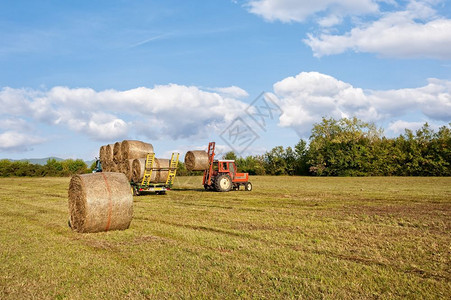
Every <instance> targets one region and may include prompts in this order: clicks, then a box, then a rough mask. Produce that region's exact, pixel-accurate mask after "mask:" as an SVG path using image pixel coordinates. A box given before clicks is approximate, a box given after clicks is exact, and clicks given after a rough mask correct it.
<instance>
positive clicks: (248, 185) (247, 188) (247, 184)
mask: <svg viewBox="0 0 451 300" xmlns="http://www.w3.org/2000/svg"><path fill="white" fill-rule="evenodd" d="M244 190H245V191H248V192H250V191H252V183H250V182H248V183H246V184H245V185H244Z"/></svg>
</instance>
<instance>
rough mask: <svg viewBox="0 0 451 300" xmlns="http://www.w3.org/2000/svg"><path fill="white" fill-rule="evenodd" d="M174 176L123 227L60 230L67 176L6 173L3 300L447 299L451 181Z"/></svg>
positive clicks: (1, 188) (1, 191) (140, 202)
mask: <svg viewBox="0 0 451 300" xmlns="http://www.w3.org/2000/svg"><path fill="white" fill-rule="evenodd" d="M252 182H253V184H254V190H253V191H252V192H245V191H239V192H229V193H217V192H206V191H203V190H202V189H201V188H200V187H201V178H199V177H178V178H177V179H176V184H175V187H174V189H173V190H172V191H170V192H168V194H167V195H164V196H163V195H146V196H140V197H135V198H134V218H133V221H132V223H131V226H130V229H128V230H125V231H111V232H106V233H96V234H77V233H74V232H72V231H71V230H70V229H69V228H68V227H67V218H68V209H67V187H68V183H69V179H67V178H42V179H31V178H6V179H0V202H1V207H2V210H1V211H0V224H2V226H0V241H1V248H0V254H1V258H0V259H1V264H0V298H1V299H9V298H11V299H17V298H32V297H36V298H60V299H63V298H93V297H97V298H127V297H130V298H162V297H184V298H186V297H196V298H198V297H201V298H229V299H230V298H237V297H244V298H312V297H313V298H378V297H382V298H392V297H409V298H450V296H451V294H450V292H449V291H450V290H451V283H450V282H451V280H450V279H451V271H450V257H451V254H450V251H451V249H450V245H451V237H450V234H449V232H450V227H451V201H450V199H451V178H396V177H395V178H386V177H380V178H378V177H372V178H311V177H255V176H254V177H252Z"/></svg>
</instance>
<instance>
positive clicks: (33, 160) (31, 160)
mask: <svg viewBox="0 0 451 300" xmlns="http://www.w3.org/2000/svg"><path fill="white" fill-rule="evenodd" d="M49 159H54V160H56V161H63V160H64V159H62V158H59V157H53V156H52V157H45V158H24V159H9V160H10V161H28V162H29V163H30V164H35V165H42V166H43V165H45V164H46V163H47V161H48V160H49ZM94 161H95V160H89V161H86V160H85V163H86V165H87V166H88V167H90V166H91V165H92V163H93V162H94Z"/></svg>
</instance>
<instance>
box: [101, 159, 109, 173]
mask: <svg viewBox="0 0 451 300" xmlns="http://www.w3.org/2000/svg"><path fill="white" fill-rule="evenodd" d="M100 162H101V163H102V172H110V166H111V163H109V162H105V163H103V162H102V161H100Z"/></svg>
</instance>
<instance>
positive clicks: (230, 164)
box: [213, 160, 249, 183]
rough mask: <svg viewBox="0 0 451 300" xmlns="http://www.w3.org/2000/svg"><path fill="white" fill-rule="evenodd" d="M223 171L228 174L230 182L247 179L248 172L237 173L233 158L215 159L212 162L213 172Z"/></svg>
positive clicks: (245, 180)
mask: <svg viewBox="0 0 451 300" xmlns="http://www.w3.org/2000/svg"><path fill="white" fill-rule="evenodd" d="M219 173H225V174H228V175H229V176H230V178H231V179H232V182H234V183H237V182H247V181H248V180H249V174H248V173H237V168H236V165H235V161H234V160H215V161H214V162H213V174H214V175H217V174H219Z"/></svg>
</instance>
